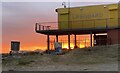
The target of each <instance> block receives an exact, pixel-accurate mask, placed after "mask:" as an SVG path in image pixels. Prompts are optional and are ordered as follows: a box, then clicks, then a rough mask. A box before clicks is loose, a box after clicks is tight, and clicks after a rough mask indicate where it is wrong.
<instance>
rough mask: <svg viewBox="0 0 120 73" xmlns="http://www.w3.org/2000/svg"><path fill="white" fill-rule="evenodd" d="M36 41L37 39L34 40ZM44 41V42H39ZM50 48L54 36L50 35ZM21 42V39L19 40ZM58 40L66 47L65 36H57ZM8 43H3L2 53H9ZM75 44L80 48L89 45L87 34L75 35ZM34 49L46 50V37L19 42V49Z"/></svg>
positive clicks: (72, 37) (71, 44)
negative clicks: (38, 40) (32, 41)
mask: <svg viewBox="0 0 120 73" xmlns="http://www.w3.org/2000/svg"><path fill="white" fill-rule="evenodd" d="M36 41H37V40H36ZM41 41H44V42H41ZM50 41H51V42H52V44H51V42H50V49H54V41H55V36H51V37H50ZM20 42H21V41H20ZM59 42H62V48H64V49H65V48H66V49H68V40H67V36H62V37H61V36H59ZM8 43H9V45H7V46H6V45H5V44H4V45H3V48H4V49H2V53H9V51H10V46H11V45H10V42H8ZM36 45H37V46H36ZM77 46H78V47H80V48H84V47H89V46H90V39H89V35H77ZM70 47H71V49H74V36H73V35H71V42H70ZM36 49H39V50H43V51H45V50H47V42H46V39H40V42H36V43H31V42H30V43H26V42H25V43H24V42H21V43H20V51H24V50H25V51H34V50H36Z"/></svg>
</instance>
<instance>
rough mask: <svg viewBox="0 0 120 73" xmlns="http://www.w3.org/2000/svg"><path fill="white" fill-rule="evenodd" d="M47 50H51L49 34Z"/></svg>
mask: <svg viewBox="0 0 120 73" xmlns="http://www.w3.org/2000/svg"><path fill="white" fill-rule="evenodd" d="M47 48H48V51H49V50H50V38H49V34H47Z"/></svg>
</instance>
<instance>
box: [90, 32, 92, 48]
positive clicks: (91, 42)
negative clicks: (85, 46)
mask: <svg viewBox="0 0 120 73" xmlns="http://www.w3.org/2000/svg"><path fill="white" fill-rule="evenodd" d="M90 47H92V32H90Z"/></svg>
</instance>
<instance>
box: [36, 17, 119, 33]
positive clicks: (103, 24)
mask: <svg viewBox="0 0 120 73" xmlns="http://www.w3.org/2000/svg"><path fill="white" fill-rule="evenodd" d="M118 21H119V20H118V18H106V19H88V20H78V21H61V22H45V23H36V25H35V30H36V31H45V30H58V29H61V28H62V27H63V24H64V25H65V26H66V25H67V24H68V28H72V27H73V26H74V25H73V24H80V27H77V28H81V29H83V28H85V27H88V28H89V27H90V28H93V29H95V28H106V29H107V28H109V25H110V26H111V24H112V23H113V24H115V27H116V25H118ZM58 24H60V25H61V26H60V25H59V28H58ZM71 24H72V25H71ZM113 27H114V26H113ZM68 28H67V29H68ZM72 29H73V28H72Z"/></svg>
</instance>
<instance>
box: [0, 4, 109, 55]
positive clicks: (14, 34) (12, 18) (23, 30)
mask: <svg viewBox="0 0 120 73" xmlns="http://www.w3.org/2000/svg"><path fill="white" fill-rule="evenodd" d="M107 3H108V2H107ZM95 4H103V2H71V3H70V7H76V6H86V5H95ZM104 4H106V3H104ZM61 7H63V6H62V2H3V3H2V50H3V52H4V53H6V52H9V51H10V47H11V40H18V41H20V49H21V50H35V49H46V45H47V44H46V41H47V40H46V36H45V35H43V34H38V33H36V32H35V29H34V27H35V23H36V22H57V13H56V12H55V9H56V8H61ZM82 37H83V36H81V38H82ZM66 38H67V37H66V36H64V37H60V38H59V40H66ZM86 38H88V36H86ZM77 39H78V40H79V38H77ZM83 39H84V38H83ZM51 40H54V37H53V36H52V39H51ZM72 40H73V37H71V41H72Z"/></svg>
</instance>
